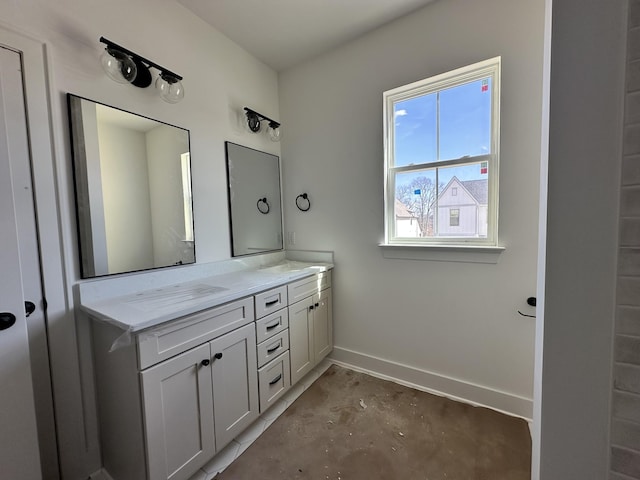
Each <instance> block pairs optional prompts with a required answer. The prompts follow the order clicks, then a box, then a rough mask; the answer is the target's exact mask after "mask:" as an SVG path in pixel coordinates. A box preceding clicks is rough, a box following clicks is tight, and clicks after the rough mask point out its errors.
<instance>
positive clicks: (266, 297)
mask: <svg viewBox="0 0 640 480" xmlns="http://www.w3.org/2000/svg"><path fill="white" fill-rule="evenodd" d="M287 305H288V297H287V286H286V285H283V286H281V287H278V288H274V289H272V290H268V291H266V292H263V293H260V294H258V295H256V296H255V309H256V318H257V320H256V337H257V339H258V346H257V368H258V389H259V392H260V412H264V411H265V410H267V409H268V408H269V407H270V406H271V405H273V404H274V403H275V402H276V401H277V400H278V399H279V398H280V397H281V396H282V395H284V393H285V392H286V391H287V390H289V388H290V387H291V374H290V369H289V368H290V367H289V329H288V327H289V312H288V310H287ZM259 317H262V318H259Z"/></svg>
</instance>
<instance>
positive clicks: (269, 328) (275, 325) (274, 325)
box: [266, 320, 280, 331]
mask: <svg viewBox="0 0 640 480" xmlns="http://www.w3.org/2000/svg"><path fill="white" fill-rule="evenodd" d="M278 325H280V320H278V321H277V322H276V323H272V324H271V325H267V326H266V327H267V331H268V330H273V329H274V328H276V327H277V326H278Z"/></svg>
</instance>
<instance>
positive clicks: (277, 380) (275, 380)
mask: <svg viewBox="0 0 640 480" xmlns="http://www.w3.org/2000/svg"><path fill="white" fill-rule="evenodd" d="M281 378H282V374H281V373H280V374H279V375H278V376H277V377H276V378H274V379H273V380H271V381H270V382H269V385H275V384H276V383H278V382H279V381H280V379H281Z"/></svg>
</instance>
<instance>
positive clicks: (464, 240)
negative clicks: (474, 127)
mask: <svg viewBox="0 0 640 480" xmlns="http://www.w3.org/2000/svg"><path fill="white" fill-rule="evenodd" d="M486 77H491V78H492V81H491V100H492V105H491V113H492V115H491V152H492V153H491V154H488V155H477V156H474V157H463V158H458V159H449V160H441V161H436V162H430V163H425V164H419V165H410V166H400V167H395V166H393V165H392V164H391V163H392V160H393V155H394V138H393V136H394V133H395V129H394V128H393V125H394V122H395V111H394V105H395V103H396V102H400V101H404V100H408V99H411V98H415V97H418V96H422V95H427V94H430V93H434V92H436V91H440V90H443V89H446V88H450V87H454V86H458V85H461V84H464V83H469V82H473V81H477V80H480V79H483V78H486ZM500 91H501V57H494V58H491V59H488V60H485V61H482V62H478V63H474V64H472V65H468V66H465V67H462V68H458V69H455V70H452V71H449V72H446V73H442V74H440V75H435V76H433V77H429V78H426V79H423V80H419V81H417V82H413V83H410V84H408V85H403V86H401V87H397V88H394V89H391V90H387V91H385V92H383V127H384V202H385V203H384V204H385V207H384V244H383V245H393V246H402V245H407V246H409V245H410V246H411V247H416V246H424V247H433V246H437V247H442V246H447V247H456V246H461V247H469V246H479V247H482V246H484V247H498V204H499V192H498V185H499V174H500V168H499V167H500V165H499V164H500ZM478 162H488V167H489V177H488V187H487V188H488V195H489V197H488V205H487V237H486V238H477V237H448V238H447V237H419V238H409V237H396V236H395V221H394V212H395V206H394V205H395V175H394V174H395V173H400V172H406V171H418V170H423V169H429V168H436V167H446V166H452V165H458V164H465V163H478Z"/></svg>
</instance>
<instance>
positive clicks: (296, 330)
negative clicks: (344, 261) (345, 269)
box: [288, 272, 333, 385]
mask: <svg viewBox="0 0 640 480" xmlns="http://www.w3.org/2000/svg"><path fill="white" fill-rule="evenodd" d="M288 292H289V299H290V302H291V299H292V298H293V299H297V300H298V301H296V302H295V303H290V305H289V354H290V360H291V384H292V385H293V384H295V383H296V382H297V381H298V380H300V379H301V378H302V377H304V376H305V375H306V374H307V373H308V372H309V371H311V369H312V368H313V367H314V366H316V365H317V364H318V363H319V362H320V360H322V359H323V358H324V357H326V356H327V355H328V354H329V352H331V350H332V349H333V314H332V310H333V309H332V300H331V272H324V273H320V274H318V275H317V276H314V277H309V278H304V279H302V280H298V281H297V282H293V283H291V284H289V285H288Z"/></svg>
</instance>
